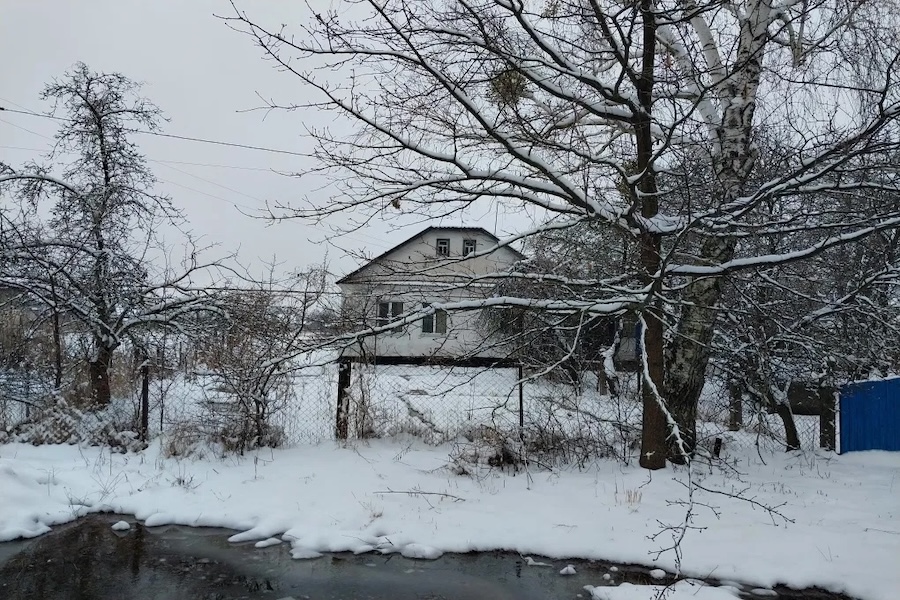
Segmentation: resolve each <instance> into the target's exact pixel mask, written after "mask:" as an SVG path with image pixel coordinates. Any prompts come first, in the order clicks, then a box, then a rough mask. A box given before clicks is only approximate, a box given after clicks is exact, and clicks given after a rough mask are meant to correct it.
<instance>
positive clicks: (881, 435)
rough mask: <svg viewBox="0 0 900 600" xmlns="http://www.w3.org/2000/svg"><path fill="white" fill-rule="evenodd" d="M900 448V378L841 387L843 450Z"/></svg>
mask: <svg viewBox="0 0 900 600" xmlns="http://www.w3.org/2000/svg"><path fill="white" fill-rule="evenodd" d="M859 450H893V451H900V378H897V379H886V380H884V381H863V382H860V383H851V384H849V385H846V386H844V387H843V388H842V389H841V453H842V454H843V453H844V452H855V451H859Z"/></svg>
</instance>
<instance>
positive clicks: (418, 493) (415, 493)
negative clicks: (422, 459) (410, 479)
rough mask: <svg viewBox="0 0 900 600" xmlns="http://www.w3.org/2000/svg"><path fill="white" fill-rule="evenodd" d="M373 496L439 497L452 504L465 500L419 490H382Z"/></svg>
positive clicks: (441, 493) (451, 495)
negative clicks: (448, 500) (449, 500)
mask: <svg viewBox="0 0 900 600" xmlns="http://www.w3.org/2000/svg"><path fill="white" fill-rule="evenodd" d="M372 493H373V494H406V495H407V496H440V497H442V498H450V499H451V500H453V501H454V502H465V501H466V499H465V498H460V497H459V496H454V495H453V494H445V493H444V492H422V491H420V490H382V491H378V492H372Z"/></svg>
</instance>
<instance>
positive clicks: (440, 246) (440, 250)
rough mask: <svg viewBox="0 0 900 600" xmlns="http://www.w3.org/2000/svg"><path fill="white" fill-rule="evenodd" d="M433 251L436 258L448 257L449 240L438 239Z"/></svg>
mask: <svg viewBox="0 0 900 600" xmlns="http://www.w3.org/2000/svg"><path fill="white" fill-rule="evenodd" d="M434 249H435V253H436V254H437V255H438V256H450V240H449V239H448V238H438V240H437V243H435V245H434Z"/></svg>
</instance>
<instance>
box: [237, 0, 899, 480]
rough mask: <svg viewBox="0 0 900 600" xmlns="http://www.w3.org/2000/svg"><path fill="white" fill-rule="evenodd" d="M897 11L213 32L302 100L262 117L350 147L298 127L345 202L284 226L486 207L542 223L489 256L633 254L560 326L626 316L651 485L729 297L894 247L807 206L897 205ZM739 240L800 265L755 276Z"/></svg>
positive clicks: (777, 8)
mask: <svg viewBox="0 0 900 600" xmlns="http://www.w3.org/2000/svg"><path fill="white" fill-rule="evenodd" d="M897 8H898V6H897V5H896V3H895V2H893V1H889V2H887V3H885V2H874V0H869V1H867V0H862V1H859V2H852V3H848V2H844V1H842V0H783V1H780V2H778V1H774V0H742V1H739V2H733V1H724V0H701V1H696V0H665V1H664V0H639V1H638V2H627V3H623V2H614V1H611V0H548V1H539V0H534V1H529V0H454V1H452V2H438V1H431V0H415V1H414V0H385V1H379V2H375V1H374V0H373V1H363V0H360V1H359V2H345V3H342V4H341V6H340V7H339V8H336V9H335V10H333V11H330V12H327V13H315V14H311V15H310V17H309V21H308V22H307V23H304V24H299V25H296V26H295V27H288V26H286V25H282V26H281V27H277V26H275V27H273V26H269V25H267V24H266V23H264V22H261V21H258V20H255V19H254V18H253V17H252V16H250V15H248V14H247V13H245V12H243V11H241V10H240V9H238V8H236V9H235V11H234V13H233V15H232V16H230V17H228V21H229V23H230V24H231V25H232V26H233V27H235V28H237V29H240V30H241V31H243V32H245V33H247V34H248V35H249V36H251V38H252V39H253V40H254V42H255V43H256V44H257V45H258V46H259V47H260V48H261V49H262V52H263V53H264V55H265V56H266V58H267V59H270V60H272V61H274V63H275V64H276V65H277V66H278V67H279V68H280V69H282V70H284V71H286V72H287V73H289V74H290V75H292V76H294V77H296V78H297V79H299V80H300V81H301V82H302V83H304V84H305V85H306V86H307V87H308V88H309V89H310V90H311V91H312V92H315V94H316V99H315V100H313V101H310V102H305V103H302V104H295V103H290V102H287V103H278V102H275V101H273V102H272V103H271V106H270V108H285V109H298V108H304V109H307V110H310V111H333V112H334V113H336V114H337V115H339V116H340V117H342V118H346V119H349V122H351V123H353V124H354V125H355V127H356V134H355V135H353V136H349V137H348V136H340V135H336V134H333V133H332V132H331V131H330V130H329V129H324V128H319V129H317V128H315V126H314V125H308V128H309V130H310V131H311V135H312V137H313V138H314V139H315V141H316V142H317V149H316V151H315V152H314V156H315V157H316V158H318V159H319V160H320V161H321V164H322V168H323V170H325V171H328V172H331V173H332V174H333V175H335V181H336V185H337V186H338V188H339V190H340V192H339V193H338V194H337V195H335V196H334V197H332V198H329V199H328V201H327V202H322V201H321V200H320V199H318V198H312V199H311V200H310V201H309V202H308V203H306V204H305V205H301V206H296V207H293V209H294V213H293V214H294V215H295V216H297V217H299V218H325V217H328V216H329V215H332V214H336V213H340V212H350V213H352V214H354V215H357V216H358V215H365V216H372V215H377V214H382V213H388V214H390V213H392V212H394V211H401V212H403V213H417V214H422V215H425V216H428V217H439V216H446V215H449V214H453V213H455V212H457V211H461V210H465V209H467V208H470V207H473V206H484V205H485V204H487V203H494V204H497V205H502V206H505V207H513V208H516V207H518V208H520V209H521V208H525V209H527V210H528V211H530V212H531V214H534V215H538V217H537V219H536V221H537V223H538V224H537V225H536V226H535V227H533V228H529V229H523V230H522V231H521V232H520V233H519V234H518V235H517V236H513V238H511V239H510V240H505V241H504V243H508V242H509V241H511V240H512V239H523V238H528V237H530V236H532V235H537V234H538V233H540V232H541V231H544V230H547V229H553V228H565V227H570V226H572V225H574V224H577V223H581V222H589V223H591V224H592V226H594V227H605V228H608V229H610V230H611V231H614V232H615V233H616V235H621V236H624V237H625V238H628V239H630V240H632V243H633V244H634V246H635V247H636V248H637V249H638V252H637V256H636V257H635V258H634V260H633V261H631V262H629V263H628V264H625V265H623V267H622V270H621V272H620V273H617V274H615V275H613V276H609V275H603V276H599V277H595V278H592V279H591V280H590V281H589V282H585V281H580V282H579V285H584V284H589V285H590V287H591V288H592V290H593V293H592V296H591V299H590V301H588V302H586V301H584V300H578V301H575V300H566V299H561V300H560V302H558V303H556V304H554V305H553V308H554V310H559V309H560V307H567V309H568V310H570V311H572V312H573V313H578V312H581V313H589V314H591V315H613V314H621V313H623V312H625V311H637V312H638V313H640V314H641V320H642V322H643V323H644V327H643V337H644V344H643V348H644V356H643V364H644V367H643V377H644V380H645V384H646V385H645V386H644V390H645V391H644V429H643V440H642V450H641V464H642V465H643V466H645V467H647V468H661V467H663V466H664V465H665V460H666V457H668V458H669V459H670V460H673V461H676V462H684V461H686V460H689V457H690V455H691V453H692V452H693V450H694V446H695V443H696V424H695V421H696V407H697V402H698V398H699V395H700V392H701V390H702V387H703V383H704V380H705V376H706V368H707V364H708V362H709V359H710V354H711V348H712V346H711V343H712V340H713V335H714V332H715V324H716V322H717V319H718V317H719V315H721V314H722V313H723V312H724V311H727V310H728V307H727V306H725V305H724V304H723V302H724V299H723V294H722V290H723V281H725V278H726V277H736V276H738V275H739V274H743V273H748V272H752V271H754V270H755V269H758V268H760V267H763V266H765V267H776V266H779V265H787V264H791V263H802V262H803V261H807V260H813V259H814V258H815V257H817V256H820V255H822V254H823V253H826V252H829V251H840V250H839V249H841V248H846V247H852V246H855V245H856V244H859V243H863V241H864V240H866V239H867V238H869V237H870V236H873V235H879V234H881V233H882V232H887V231H893V230H894V229H895V228H896V227H897V225H898V224H900V208H898V207H897V206H895V205H884V206H878V207H874V206H872V205H871V204H869V203H865V202H854V201H848V202H845V203H844V204H843V205H842V206H841V207H840V208H839V209H838V208H837V207H836V206H834V205H833V206H830V207H824V208H823V207H822V206H821V205H817V204H816V203H815V202H812V203H810V202H809V200H808V199H809V198H810V197H812V196H813V195H815V196H816V197H821V195H822V194H830V195H832V196H836V197H842V198H845V199H865V198H868V197H869V196H870V195H871V194H875V193H882V192H884V193H893V192H895V191H896V190H897V167H898V159H897V150H898V143H900V142H898V140H900V137H898V136H897V135H896V132H897V120H898V116H900V104H898V100H900V97H898V96H900V92H898V89H897V86H895V85H894V84H893V83H894V79H895V78H896V76H897V75H898V73H897V58H898V48H900V43H898V39H897V35H898V34H897V31H898V28H897V26H896V25H897V23H896V19H897V16H896V15H897V14H898V11H897ZM762 129H764V130H765V131H767V132H768V133H769V134H770V135H773V136H777V137H778V138H780V139H782V140H784V144H785V145H786V147H787V148H788V149H789V151H788V153H787V158H786V160H784V161H783V162H782V163H781V164H780V165H779V167H780V168H779V171H778V172H777V173H772V174H769V175H768V176H767V177H755V175H756V174H757V172H758V169H759V167H760V165H759V161H758V156H759V152H758V149H757V147H756V137H757V136H756V133H757V132H758V131H760V130H762ZM688 164H689V165H691V168H690V170H689V171H688V170H685V169H684V168H683V167H684V165H688ZM862 165H865V167H866V168H865V170H861V168H860V167H861V166H862ZM873 173H879V174H880V175H879V176H878V177H872V176H871V174H873ZM684 182H694V184H693V185H689V186H687V187H686V188H685V187H684V185H683V184H684ZM701 183H702V185H698V184H701ZM773 208H777V210H773ZM772 215H777V216H774V217H773V216H772ZM748 238H754V239H757V240H766V239H773V240H780V239H782V238H788V239H791V240H794V241H796V243H792V244H787V245H781V246H779V248H780V249H779V250H777V251H776V252H774V253H768V252H765V251H762V250H761V248H762V247H763V246H762V245H757V246H751V245H747V244H745V245H741V244H740V241H741V240H746V239H748ZM788 247H789V248H790V249H789V250H788V249H787V248H788ZM525 275H526V274H521V273H515V272H512V273H508V274H505V276H506V277H509V278H517V277H524V276H525ZM527 275H528V276H529V277H531V276H533V274H527ZM491 301H492V302H493V303H495V304H496V303H497V302H500V301H501V300H498V299H491ZM502 302H505V303H508V304H513V305H522V306H534V307H537V306H547V303H546V302H538V301H536V300H535V299H531V298H515V297H505V298H503V299H502ZM448 308H452V306H451V307H448Z"/></svg>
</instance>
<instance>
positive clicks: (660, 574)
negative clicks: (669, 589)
mask: <svg viewBox="0 0 900 600" xmlns="http://www.w3.org/2000/svg"><path fill="white" fill-rule="evenodd" d="M650 577H652V578H653V579H665V577H666V572H665V571H663V570H662V569H652V570H651V571H650Z"/></svg>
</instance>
